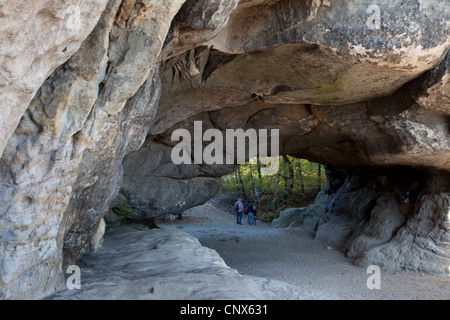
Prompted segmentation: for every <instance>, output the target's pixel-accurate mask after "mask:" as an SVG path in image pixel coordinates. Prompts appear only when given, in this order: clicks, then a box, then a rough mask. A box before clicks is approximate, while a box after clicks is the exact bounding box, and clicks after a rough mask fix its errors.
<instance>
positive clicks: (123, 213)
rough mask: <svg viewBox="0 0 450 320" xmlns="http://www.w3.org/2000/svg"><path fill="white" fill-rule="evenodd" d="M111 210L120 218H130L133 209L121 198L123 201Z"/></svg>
mask: <svg viewBox="0 0 450 320" xmlns="http://www.w3.org/2000/svg"><path fill="white" fill-rule="evenodd" d="M112 211H113V212H114V213H115V214H116V215H117V216H118V217H120V218H121V219H126V218H131V216H132V215H133V210H131V208H130V207H128V206H127V202H126V201H125V200H123V202H122V203H121V204H120V205H118V206H117V207H114V208H112Z"/></svg>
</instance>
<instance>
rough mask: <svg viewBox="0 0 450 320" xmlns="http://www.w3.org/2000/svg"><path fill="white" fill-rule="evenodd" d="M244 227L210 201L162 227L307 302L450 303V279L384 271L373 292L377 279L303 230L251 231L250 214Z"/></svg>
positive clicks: (265, 227) (257, 228)
mask: <svg viewBox="0 0 450 320" xmlns="http://www.w3.org/2000/svg"><path fill="white" fill-rule="evenodd" d="M242 223H243V224H242V225H238V224H236V222H235V216H234V214H233V213H232V211H231V209H230V211H229V212H226V211H224V210H222V209H219V208H218V207H216V206H214V205H213V203H212V202H209V203H207V204H205V205H203V206H198V207H195V208H192V209H189V210H187V211H186V212H185V213H183V219H182V220H181V221H179V220H175V221H170V220H168V219H166V220H165V221H164V222H161V221H159V222H158V225H159V226H160V227H161V228H163V229H178V230H181V231H184V232H186V233H188V234H191V235H192V236H194V237H195V238H197V239H198V240H199V241H200V243H201V244H202V245H203V246H206V247H209V248H211V249H214V250H216V251H217V252H218V253H219V255H220V256H221V257H222V258H223V259H224V261H225V263H226V264H227V265H228V266H229V267H231V268H234V269H236V270H237V271H238V272H239V273H240V274H242V275H249V276H256V277H263V278H268V279H273V280H278V281H283V282H286V283H288V284H291V285H294V286H297V287H300V288H302V292H303V293H305V296H304V297H303V298H304V299H316V298H317V292H321V294H322V295H323V297H322V296H321V297H320V298H321V299H322V298H323V299H346V300H347V299H352V300H353V299H364V300H382V299H389V300H397V299H399V300H414V299H421V300H436V299H445V300H447V299H450V294H449V292H450V277H446V276H434V275H427V274H421V273H415V272H407V271H387V270H381V273H380V289H368V287H367V280H368V278H369V277H370V276H371V274H368V273H367V272H366V269H364V268H361V267H357V266H355V265H354V264H353V260H351V259H349V258H346V257H345V255H344V253H343V252H341V251H338V250H335V249H332V248H331V247H329V246H327V245H325V244H324V243H322V242H321V241H317V240H314V239H313V238H312V237H311V235H309V234H308V233H306V232H305V231H303V230H302V229H301V228H281V229H277V228H272V227H271V226H270V225H268V224H266V223H263V222H261V221H257V223H256V225H252V226H250V225H246V224H245V215H244V217H243V219H242ZM308 292H311V296H308Z"/></svg>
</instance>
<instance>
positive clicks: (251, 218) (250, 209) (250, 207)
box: [245, 201, 256, 225]
mask: <svg viewBox="0 0 450 320" xmlns="http://www.w3.org/2000/svg"><path fill="white" fill-rule="evenodd" d="M245 212H247V224H249V225H252V224H253V221H254V218H255V213H256V210H255V207H253V205H252V203H251V202H250V201H247V205H246V206H245Z"/></svg>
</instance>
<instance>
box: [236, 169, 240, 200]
mask: <svg viewBox="0 0 450 320" xmlns="http://www.w3.org/2000/svg"><path fill="white" fill-rule="evenodd" d="M237 168H239V166H236V170H234V178H235V179H236V183H235V186H236V195H237V197H238V198H240V197H241V194H240V193H239V180H238V176H237Z"/></svg>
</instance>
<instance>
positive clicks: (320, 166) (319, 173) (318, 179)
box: [317, 163, 322, 192]
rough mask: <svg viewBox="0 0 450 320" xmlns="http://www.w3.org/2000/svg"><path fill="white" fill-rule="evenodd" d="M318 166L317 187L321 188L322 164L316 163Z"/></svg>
mask: <svg viewBox="0 0 450 320" xmlns="http://www.w3.org/2000/svg"><path fill="white" fill-rule="evenodd" d="M317 165H318V166H319V167H318V168H317V189H319V192H320V190H321V189H322V165H321V164H320V163H318V164H317Z"/></svg>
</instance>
